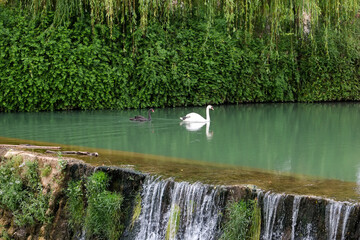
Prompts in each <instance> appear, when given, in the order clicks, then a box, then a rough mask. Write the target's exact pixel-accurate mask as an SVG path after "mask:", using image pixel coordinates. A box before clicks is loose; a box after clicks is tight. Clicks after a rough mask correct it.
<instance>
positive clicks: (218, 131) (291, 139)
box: [0, 103, 360, 201]
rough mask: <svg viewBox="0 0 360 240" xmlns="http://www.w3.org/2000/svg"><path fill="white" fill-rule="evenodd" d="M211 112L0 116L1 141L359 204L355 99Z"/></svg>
mask: <svg viewBox="0 0 360 240" xmlns="http://www.w3.org/2000/svg"><path fill="white" fill-rule="evenodd" d="M214 108H215V111H211V112H210V115H211V124H208V125H207V124H204V125H201V124H200V125H199V124H196V125H181V123H180V122H181V121H180V119H179V117H180V116H183V115H184V114H186V113H188V112H192V111H195V112H198V113H200V114H201V115H205V108H174V109H173V108H169V109H155V113H153V114H152V118H153V120H152V122H144V123H137V122H131V121H129V118H130V117H132V116H134V115H137V114H142V115H144V116H146V114H147V111H146V110H126V111H69V112H44V113H1V114H0V126H1V128H0V136H2V138H0V140H1V142H2V143H39V144H53V145H61V146H65V148H66V149H75V150H86V151H97V152H99V154H100V157H98V158H90V159H89V158H84V160H85V161H87V162H90V163H93V164H97V165H102V164H106V165H109V164H111V165H132V166H133V168H135V169H137V170H141V171H145V172H149V173H154V174H159V175H162V176H165V177H175V178H176V179H178V180H186V181H201V182H204V183H211V184H254V185H257V186H259V187H260V188H263V189H268V190H274V191H277V192H287V193H297V194H313V195H319V196H325V197H329V198H333V199H336V200H349V201H358V200H359V197H360V194H359V192H360V191H359V184H360V163H359V156H360V148H359V147H358V146H360V138H359V136H360V125H359V124H358V123H359V122H360V104H359V103H327V104H300V103H291V104H241V105H232V106H214ZM20 139H22V140H20Z"/></svg>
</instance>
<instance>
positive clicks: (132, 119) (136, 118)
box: [130, 108, 154, 122]
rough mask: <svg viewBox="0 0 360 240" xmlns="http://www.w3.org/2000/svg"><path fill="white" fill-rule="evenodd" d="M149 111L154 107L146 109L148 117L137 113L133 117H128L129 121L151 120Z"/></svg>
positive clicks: (152, 110)
mask: <svg viewBox="0 0 360 240" xmlns="http://www.w3.org/2000/svg"><path fill="white" fill-rule="evenodd" d="M151 112H154V109H152V108H150V109H149V111H148V118H146V117H144V116H141V115H137V116H135V117H133V118H130V120H131V121H138V122H145V121H151Z"/></svg>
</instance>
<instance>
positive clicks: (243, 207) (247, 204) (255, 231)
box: [221, 200, 261, 240]
mask: <svg viewBox="0 0 360 240" xmlns="http://www.w3.org/2000/svg"><path fill="white" fill-rule="evenodd" d="M226 212H227V221H226V223H225V226H224V227H223V235H222V236H221V239H226V240H235V239H238V240H243V239H260V223H261V222H260V221H261V213H260V208H259V207H258V206H257V201H255V200H251V201H240V202H233V203H231V204H230V205H229V206H228V208H227V210H226Z"/></svg>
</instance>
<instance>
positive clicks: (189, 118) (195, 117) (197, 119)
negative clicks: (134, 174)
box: [180, 105, 214, 123]
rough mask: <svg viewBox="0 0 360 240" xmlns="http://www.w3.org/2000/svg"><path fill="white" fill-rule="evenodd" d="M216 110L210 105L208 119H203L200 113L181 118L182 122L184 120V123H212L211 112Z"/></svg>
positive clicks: (207, 109)
mask: <svg viewBox="0 0 360 240" xmlns="http://www.w3.org/2000/svg"><path fill="white" fill-rule="evenodd" d="M210 109H211V110H214V108H213V107H212V106H211V105H208V106H207V107H206V119H205V118H203V117H202V116H201V115H200V114H198V113H193V112H192V113H189V114H187V115H186V116H184V117H180V119H181V120H183V121H184V122H193V123H203V122H210V113H209V110H210Z"/></svg>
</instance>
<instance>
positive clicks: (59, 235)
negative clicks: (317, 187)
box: [0, 148, 360, 240]
mask: <svg viewBox="0 0 360 240" xmlns="http://www.w3.org/2000/svg"><path fill="white" fill-rule="evenodd" d="M0 158H1V159H0V160H1V162H0V168H1V167H2V166H3V165H4V164H6V162H7V161H9V160H11V159H15V160H14V161H15V163H14V164H15V165H13V166H15V167H13V166H12V167H10V168H9V169H10V170H9V171H8V172H9V174H13V173H15V172H16V173H18V174H19V175H18V177H19V178H14V179H16V180H14V182H16V183H18V182H19V181H23V185H21V186H22V187H23V189H26V191H30V189H31V187H28V186H27V185H26V184H30V183H31V181H30V180H29V179H30V177H29V174H26V172H24V171H25V170H24V167H23V166H25V165H26V163H27V162H30V163H34V162H36V165H37V167H38V170H37V172H38V173H39V174H38V180H39V182H40V185H39V186H40V187H39V188H38V189H40V188H41V191H40V193H42V194H44V195H47V196H49V197H48V198H47V199H48V200H47V202H46V203H47V205H46V211H45V215H46V216H49V218H48V219H49V220H41V219H43V218H41V216H40V217H38V218H36V217H34V218H31V221H30V223H28V224H21V223H24V221H25V220H26V219H25V218H24V215H25V214H26V213H27V214H29V215H31V216H35V215H36V213H34V212H31V211H28V210H25V209H26V208H23V210H18V209H16V208H14V207H12V206H13V205H9V204H8V205H7V203H8V202H9V197H6V198H5V193H4V192H6V191H7V190H9V189H12V187H13V182H6V181H7V180H6V179H3V180H1V179H0V186H1V187H2V188H3V189H0V239H100V238H99V234H100V233H96V232H95V233H94V234H89V233H88V232H87V230H86V227H84V226H85V225H86V224H87V222H86V221H87V220H84V222H86V223H85V225H84V226H82V224H80V225H81V227H79V226H80V225H76V224H74V222H73V219H72V218H71V214H72V212H71V211H69V205H70V203H69V202H70V201H69V194H68V192H69V191H68V190H67V189H68V188H69V185H70V184H71V182H79V181H83V182H85V184H83V185H82V187H80V188H79V189H80V190H81V191H83V192H84V191H85V192H86V190H84V188H85V187H88V185H87V184H88V183H86V179H88V178H89V177H90V176H91V175H92V174H94V173H95V172H104V173H106V174H107V176H108V177H109V182H108V184H107V190H106V193H107V194H111V193H118V194H120V195H121V196H122V202H121V214H120V215H119V227H118V228H119V229H121V231H120V230H119V234H118V235H111V234H110V235H109V236H111V237H101V238H102V239H129V240H130V239H221V236H222V234H223V229H224V226H225V225H226V222H227V221H229V218H228V216H227V212H226V211H227V209H228V206H229V205H231V204H232V203H234V202H239V201H241V200H243V201H249V200H254V199H255V200H256V203H257V205H258V206H259V208H260V214H261V219H260V232H259V235H258V239H291V240H292V239H320V240H321V239H324V240H325V239H360V204H359V203H350V202H338V201H333V200H331V199H326V198H321V197H316V196H302V195H291V194H286V193H274V192H268V191H265V190H261V189H258V188H256V187H254V186H243V185H237V186H222V185H219V186H215V185H206V184H202V183H200V182H196V183H188V182H176V181H174V180H173V179H162V178H161V176H152V175H149V174H146V173H141V172H138V171H134V170H132V169H128V168H121V167H114V166H92V165H90V164H87V163H85V162H83V161H82V160H79V159H76V158H69V157H64V156H60V155H56V154H43V153H38V152H33V151H23V150H19V149H8V148H3V149H0ZM26 166H27V165H26ZM30 166H32V165H31V164H29V165H28V169H30ZM4 171H5V170H4ZM11 176H13V175H11ZM14 176H15V175H14ZM21 179H23V180H21ZM1 181H3V182H6V184H10V185H11V186H10V185H9V188H7V187H6V186H7V185H1ZM25 185H26V186H25ZM4 186H5V187H4ZM6 196H8V195H6ZM81 196H82V197H81V199H83V201H84V207H85V208H86V207H87V208H89V207H90V205H91V203H90V202H89V196H90V195H86V194H84V195H81ZM14 201H15V200H14ZM14 201H13V202H14ZM15 203H17V202H16V201H15ZM14 206H22V207H24V206H23V205H21V203H19V204H18V205H14ZM34 208H35V209H36V208H37V207H36V206H35V207H34ZM39 208H40V207H39ZM75 210H76V209H75ZM84 211H86V210H84ZM22 219H25V220H24V221H21V220H22ZM84 219H85V217H84ZM114 221H115V220H114ZM25 222H26V221H25ZM28 222H29V221H28ZM120 222H121V224H120ZM104 224H105V223H104ZM75 225H76V226H77V227H74V226H75ZM120 225H121V226H120ZM106 236H107V235H106Z"/></svg>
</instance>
